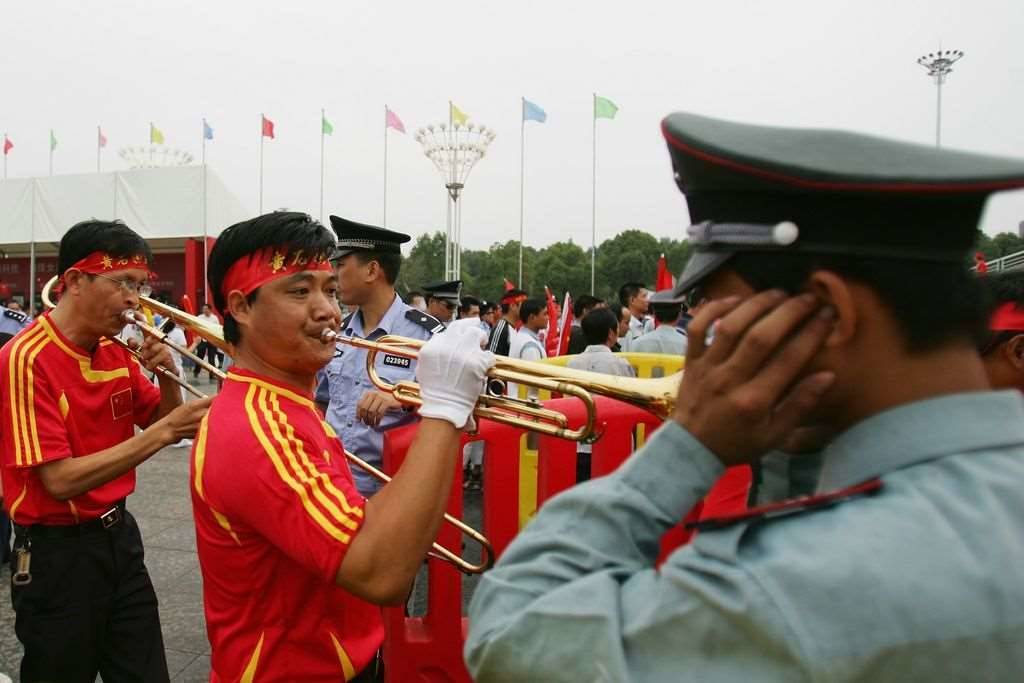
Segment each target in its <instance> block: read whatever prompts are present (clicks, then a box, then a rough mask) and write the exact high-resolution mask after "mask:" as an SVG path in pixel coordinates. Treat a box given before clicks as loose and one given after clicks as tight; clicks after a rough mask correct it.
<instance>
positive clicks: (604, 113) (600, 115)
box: [594, 95, 619, 119]
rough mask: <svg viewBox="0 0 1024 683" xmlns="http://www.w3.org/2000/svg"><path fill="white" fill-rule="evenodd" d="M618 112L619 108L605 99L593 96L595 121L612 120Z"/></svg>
mask: <svg viewBox="0 0 1024 683" xmlns="http://www.w3.org/2000/svg"><path fill="white" fill-rule="evenodd" d="M618 111H619V107H618V106H617V105H616V104H615V103H614V102H612V101H611V100H609V99H608V98H607V97H600V96H598V95H594V118H595V119H614V118H615V114H617V113H618Z"/></svg>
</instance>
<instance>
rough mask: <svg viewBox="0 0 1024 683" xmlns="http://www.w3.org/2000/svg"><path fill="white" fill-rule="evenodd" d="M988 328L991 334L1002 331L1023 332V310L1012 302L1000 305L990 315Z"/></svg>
mask: <svg viewBox="0 0 1024 683" xmlns="http://www.w3.org/2000/svg"><path fill="white" fill-rule="evenodd" d="M988 328H989V329H990V330H992V331H993V332H1002V331H1004V330H1013V331H1014V332H1017V331H1022V332H1024V309H1022V308H1020V307H1019V306H1018V305H1017V304H1016V302H1013V301H1007V302H1006V303H1005V304H1001V305H1000V306H999V307H998V308H996V312H995V313H993V314H992V319H991V320H990V321H989V323H988Z"/></svg>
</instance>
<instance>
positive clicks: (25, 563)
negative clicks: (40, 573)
mask: <svg viewBox="0 0 1024 683" xmlns="http://www.w3.org/2000/svg"><path fill="white" fill-rule="evenodd" d="M31 568H32V541H31V540H30V539H26V540H25V543H24V545H22V546H21V547H20V548H19V547H15V548H14V575H13V576H11V583H13V584H14V585H15V586H27V585H28V584H30V583H32V572H31Z"/></svg>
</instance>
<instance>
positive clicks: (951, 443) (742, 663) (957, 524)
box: [465, 392, 1024, 683]
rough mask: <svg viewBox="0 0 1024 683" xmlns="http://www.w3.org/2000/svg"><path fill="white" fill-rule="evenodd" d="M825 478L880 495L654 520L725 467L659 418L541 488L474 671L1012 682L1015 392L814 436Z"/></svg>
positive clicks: (504, 561)
mask: <svg viewBox="0 0 1024 683" xmlns="http://www.w3.org/2000/svg"><path fill="white" fill-rule="evenodd" d="M822 458H823V460H822V469H821V474H820V479H819V481H818V487H817V490H818V491H819V492H829V491H835V490H841V489H844V488H845V487H849V486H851V485H855V484H858V483H860V482H865V481H870V480H872V479H873V478H875V477H879V478H880V480H881V482H882V488H881V489H880V490H879V491H878V492H877V493H875V494H874V495H871V496H862V497H855V498H850V499H847V500H845V501H843V502H840V503H838V504H836V505H833V506H828V507H818V508H811V509H808V510H806V511H805V512H803V513H802V514H797V515H790V516H783V517H776V518H773V519H768V518H763V517H762V518H757V519H754V520H753V521H747V522H745V523H740V524H736V525H733V526H728V527H725V528H721V529H718V530H712V531H702V532H701V533H700V534H698V535H697V536H696V538H695V540H694V541H693V543H692V544H690V545H688V546H684V547H682V548H680V549H679V550H677V551H676V552H675V553H673V554H672V555H671V556H669V558H668V560H667V561H666V562H665V564H663V565H662V566H661V567H660V568H659V569H655V567H654V562H655V558H656V557H657V554H658V542H659V539H660V538H661V536H662V534H663V533H664V532H665V531H667V530H668V529H669V528H670V527H672V526H673V525H674V524H676V523H677V522H678V520H679V519H681V518H682V517H683V515H685V514H686V512H687V511H688V510H689V509H690V508H692V507H693V505H694V504H695V503H696V502H697V501H699V500H700V499H701V498H702V497H703V496H704V495H705V494H706V493H707V491H708V490H709V489H710V488H711V486H712V484H713V483H714V482H715V480H716V479H717V478H718V477H719V476H720V475H721V474H722V472H723V467H722V465H721V463H720V462H719V461H718V459H717V458H715V457H714V455H713V454H712V453H710V452H709V451H708V450H707V449H706V448H704V446H703V445H701V444H700V443H699V442H698V441H697V440H696V439H694V438H693V437H692V436H691V435H690V434H689V433H688V432H687V431H686V430H684V429H683V428H682V427H680V426H679V425H678V424H677V423H675V422H673V421H669V422H668V423H666V425H665V426H664V427H662V428H661V429H660V430H659V431H658V432H657V433H656V434H655V435H654V436H653V437H652V438H651V440H650V441H648V443H647V445H646V446H645V447H644V448H643V449H641V450H640V451H639V452H637V453H636V454H635V455H633V456H632V457H631V458H630V459H629V460H627V462H626V463H625V464H624V465H623V466H622V467H620V468H619V470H617V471H616V472H614V473H613V474H611V475H609V476H606V477H602V478H600V479H597V480H594V481H590V482H588V483H585V484H582V485H579V486H576V487H574V488H571V489H569V490H568V491H566V492H564V493H562V494H561V495H559V496H557V497H555V498H553V499H552V500H549V501H548V502H547V503H545V505H544V507H543V508H542V509H541V510H540V511H538V513H537V516H536V517H535V518H534V519H533V520H532V521H531V523H530V524H529V526H527V527H526V528H525V529H524V530H523V531H522V532H521V533H520V534H519V535H518V536H517V537H516V538H515V539H514V540H513V541H512V543H511V545H509V547H508V548H507V549H506V551H505V553H504V554H503V555H502V557H501V559H500V560H499V561H498V565H497V566H496V567H495V568H494V569H492V570H491V571H489V572H488V573H487V574H485V575H484V576H483V577H482V578H481V581H480V584H479V586H478V588H477V590H476V593H475V595H474V596H473V601H472V604H471V605H470V610H469V612H470V632H469V638H468V640H467V643H466V648H465V654H466V661H467V663H468V666H469V670H470V672H471V674H472V675H474V676H475V677H476V679H477V680H494V681H513V680H537V681H546V682H551V681H596V680H600V681H672V682H673V683H675V682H680V681H701V682H702V683H715V682H717V681H722V682H726V681H728V682H730V683H731V682H733V681H779V682H782V681H786V682H788V681H851V680H857V681H873V682H887V681H893V682H899V683H904V682H906V681H1011V680H1019V679H1020V675H1021V672H1022V671H1024V648H1022V647H1021V645H1020V644H1021V643H1022V642H1024V587H1022V583H1021V580H1020V576H1019V574H1020V572H1019V571H1017V569H1016V568H1019V567H1024V543H1022V542H1021V533H1020V530H1021V528H1022V527H1024V497H1022V496H1021V493H1020V492H1021V487H1022V485H1024V402H1022V398H1021V396H1020V394H1018V393H1017V392H999V393H996V392H976V393H963V394H954V395H949V396H944V397H940V398H935V399H930V400H925V401H919V402H916V403H912V404H907V405H904V406H900V407H897V408H894V409H891V410H888V411H885V412H883V413H879V414H877V415H874V416H872V417H870V418H868V419H866V420H864V421H862V422H860V423H859V424H857V425H855V426H854V427H852V428H851V429H849V430H847V431H846V432H845V433H843V434H841V435H839V436H838V437H837V438H836V439H835V440H834V441H833V442H832V443H831V444H830V445H829V447H828V448H827V449H826V450H825V451H824V453H823V456H822Z"/></svg>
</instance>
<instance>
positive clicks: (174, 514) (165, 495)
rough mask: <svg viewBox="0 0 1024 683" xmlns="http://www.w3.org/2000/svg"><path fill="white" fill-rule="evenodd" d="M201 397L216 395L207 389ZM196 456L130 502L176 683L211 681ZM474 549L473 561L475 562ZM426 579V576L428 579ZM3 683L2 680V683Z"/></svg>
mask: <svg viewBox="0 0 1024 683" xmlns="http://www.w3.org/2000/svg"><path fill="white" fill-rule="evenodd" d="M198 386H199V388H200V389H201V390H202V391H206V392H208V393H212V392H213V390H215V387H214V386H212V385H211V384H209V383H208V382H206V381H203V382H201V383H200V384H199V385H198ZM190 450H191V449H189V448H175V447H169V448H164V449H163V450H161V451H160V452H159V453H157V454H156V455H154V456H153V457H152V458H150V459H149V460H148V461H146V462H145V463H144V464H143V465H142V466H140V467H139V468H138V471H137V472H138V484H137V486H136V489H135V493H134V494H132V495H131V496H130V497H129V498H128V504H127V507H128V510H129V511H130V512H131V513H132V514H133V515H134V516H135V518H136V519H137V520H138V523H139V527H140V528H141V530H142V538H143V542H144V544H145V548H146V566H147V567H148V569H149V573H150V575H151V576H152V578H153V585H154V587H155V588H156V593H157V597H158V598H159V600H160V620H161V625H162V627H163V635H164V646H165V647H166V652H167V666H168V669H169V671H170V674H171V680H172V681H175V682H176V683H179V682H180V683H186V682H193V681H195V682H199V681H203V682H205V681H209V676H210V645H209V642H208V641H207V639H206V625H205V620H204V617H203V597H202V578H201V575H200V572H199V561H198V557H197V555H196V541H195V529H194V526H193V524H192V502H191V497H190V492H189V484H188V475H189V454H190ZM466 508H467V509H466V516H467V521H468V522H469V523H470V524H472V525H474V526H476V528H479V522H480V494H479V493H468V494H467V501H466ZM474 555H478V553H476V551H475V549H472V550H471V549H467V553H466V557H467V558H468V559H473V560H476V559H477V557H474ZM2 574H3V579H4V580H3V581H0V673H5V674H7V675H8V676H10V677H11V678H12V679H14V680H15V681H17V680H18V676H17V670H18V664H19V662H20V661H21V644H20V643H19V642H18V639H17V637H16V636H15V634H14V611H13V610H12V609H11V600H10V572H9V570H8V569H6V568H5V569H4V570H3V572H2ZM421 574H422V572H421ZM423 583H424V582H423V581H422V580H420V581H417V584H418V587H417V590H416V594H415V596H414V599H413V604H412V605H411V610H410V611H411V612H412V613H413V614H422V613H423V612H424V611H425V607H426V590H425V588H424V586H423ZM475 584H476V580H475V578H467V579H466V580H465V581H464V584H463V585H464V587H465V589H466V591H465V593H466V595H465V596H464V601H463V609H464V610H465V605H466V604H468V600H469V597H470V595H471V593H472V589H473V587H474V586H475ZM0 680H2V679H0Z"/></svg>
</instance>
